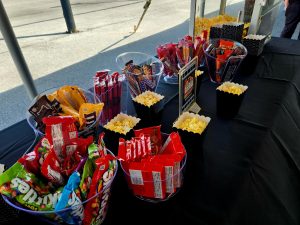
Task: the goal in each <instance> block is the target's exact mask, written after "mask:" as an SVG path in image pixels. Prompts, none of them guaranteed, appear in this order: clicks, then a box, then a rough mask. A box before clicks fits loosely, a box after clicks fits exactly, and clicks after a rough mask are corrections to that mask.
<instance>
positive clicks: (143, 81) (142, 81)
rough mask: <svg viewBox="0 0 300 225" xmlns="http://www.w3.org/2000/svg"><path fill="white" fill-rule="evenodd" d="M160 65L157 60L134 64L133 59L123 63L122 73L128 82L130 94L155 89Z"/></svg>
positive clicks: (134, 94) (133, 94)
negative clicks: (149, 62)
mask: <svg viewBox="0 0 300 225" xmlns="http://www.w3.org/2000/svg"><path fill="white" fill-rule="evenodd" d="M160 69H161V65H160V64H159V63H158V62H153V63H151V64H143V65H136V64H134V62H133V60H130V61H128V62H127V63H126V64H125V67H124V69H123V73H124V74H125V76H126V79H127V81H128V83H129V89H130V93H131V96H133V97H135V96H137V95H139V94H141V93H142V92H145V91H155V89H156V87H157V84H158V81H159V77H160V76H159V73H160Z"/></svg>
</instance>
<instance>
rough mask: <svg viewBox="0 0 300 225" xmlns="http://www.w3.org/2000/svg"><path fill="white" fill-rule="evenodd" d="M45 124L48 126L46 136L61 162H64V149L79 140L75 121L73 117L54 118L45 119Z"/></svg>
mask: <svg viewBox="0 0 300 225" xmlns="http://www.w3.org/2000/svg"><path fill="white" fill-rule="evenodd" d="M43 123H44V124H45V125H46V130H45V136H46V138H47V139H48V140H49V142H50V144H51V145H53V149H54V152H55V154H56V156H57V159H58V160H59V162H61V161H63V160H64V158H63V154H62V147H63V146H64V145H65V144H68V143H70V142H71V141H72V140H74V139H77V138H78V132H77V128H76V126H75V119H74V118H73V117H72V116H64V117H62V116H54V117H46V118H43Z"/></svg>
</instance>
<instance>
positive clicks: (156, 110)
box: [132, 91, 164, 127]
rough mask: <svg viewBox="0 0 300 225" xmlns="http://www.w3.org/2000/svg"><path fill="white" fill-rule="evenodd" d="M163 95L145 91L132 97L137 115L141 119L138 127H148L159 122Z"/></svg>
mask: <svg viewBox="0 0 300 225" xmlns="http://www.w3.org/2000/svg"><path fill="white" fill-rule="evenodd" d="M163 99H164V96H162V95H160V94H157V93H154V92H151V91H145V92H143V93H142V94H140V95H138V96H136V97H135V98H133V99H132V101H133V105H134V108H135V111H136V113H137V116H138V117H139V118H140V119H141V121H140V123H139V126H140V127H150V126H156V125H159V124H161V116H162V109H163Z"/></svg>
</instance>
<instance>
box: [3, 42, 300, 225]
mask: <svg viewBox="0 0 300 225" xmlns="http://www.w3.org/2000/svg"><path fill="white" fill-rule="evenodd" d="M249 62H251V60H250V61H249ZM299 62H300V42H299V41H293V40H287V39H280V38H272V39H271V41H270V42H269V43H268V44H267V45H266V46H265V49H264V52H263V54H262V55H261V57H260V58H259V59H258V62H257V63H254V64H253V61H252V64H251V63H250V64H248V65H243V70H242V71H241V72H240V75H239V76H238V77H237V79H236V80H235V81H237V82H239V83H242V84H246V85H248V86H249V89H248V90H247V92H246V95H245V98H244V100H243V102H242V105H241V108H240V111H239V113H238V115H237V116H236V117H234V118H233V119H231V120H224V119H221V118H219V117H217V116H216V91H215V89H216V85H215V84H213V83H211V82H210V81H209V80H208V79H207V78H205V77H204V79H203V82H202V85H201V88H200V92H199V96H198V97H199V98H198V103H199V105H200V106H201V108H202V110H201V112H200V114H203V115H205V116H209V117H211V119H212V120H211V122H210V124H209V126H208V128H207V131H206V134H205V136H204V137H203V140H202V141H201V142H200V141H199V144H197V145H195V146H193V147H192V148H189V149H187V151H188V162H187V163H188V164H187V168H186V171H185V176H184V177H185V180H184V186H183V188H182V190H181V191H180V192H179V193H178V195H176V196H174V197H173V198H171V199H170V200H168V201H166V202H162V203H157V204H153V203H148V202H143V201H141V200H139V199H136V198H135V197H134V196H133V195H132V194H131V193H130V192H129V190H128V188H127V185H126V182H125V180H124V177H123V176H122V173H121V170H119V173H118V175H117V177H116V180H115V182H114V184H113V189H112V197H111V201H110V205H109V210H108V214H107V217H106V220H105V223H104V224H219V225H220V224H228V225H229V224H230V225H231V224H233V225H241V224H249V225H256V224H257V225H260V224H263V225H266V224H270V225H271V224H272V225H275V224H280V225H283V224H285V225H286V224H295V225H296V224H300V213H299V212H300V170H299V168H300V130H299V127H300V94H299V93H300V64H299ZM250 70H253V72H251V75H245V74H249V73H247V72H249V71H250ZM169 88H170V89H171V88H176V87H174V86H170V87H169ZM177 116H178V97H174V98H173V99H172V100H171V101H169V102H168V104H167V105H166V106H165V108H164V111H163V124H162V128H163V131H164V132H170V130H171V126H172V123H173V122H174V121H175V119H176V118H177ZM33 138H34V136H33V132H32V131H31V129H30V127H29V126H28V125H27V123H26V121H21V122H20V123H17V124H15V125H14V126H12V127H9V128H8V129H5V130H3V131H1V132H0V144H1V145H0V163H5V164H7V165H11V164H12V163H13V162H15V161H16V160H17V159H18V158H19V157H20V156H21V155H22V154H23V151H24V149H26V147H28V146H30V144H31V143H32V141H33ZM201 151H202V152H203V157H200V155H201V154H198V153H199V152H201ZM2 207H3V206H2ZM7 207H8V206H7ZM4 214H5V213H3V212H1V216H0V217H5V215H4ZM14 216H15V219H14V221H15V223H16V224H17V223H19V224H25V222H26V223H28V224H37V223H38V222H37V220H35V219H34V218H33V217H31V216H28V215H25V214H23V213H22V214H19V215H14ZM2 220H3V221H4V219H2ZM10 224H13V222H12V218H10Z"/></svg>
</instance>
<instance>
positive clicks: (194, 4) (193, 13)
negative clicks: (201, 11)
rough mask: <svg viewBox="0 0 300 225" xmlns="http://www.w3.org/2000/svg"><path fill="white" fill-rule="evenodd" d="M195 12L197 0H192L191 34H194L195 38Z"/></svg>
mask: <svg viewBox="0 0 300 225" xmlns="http://www.w3.org/2000/svg"><path fill="white" fill-rule="evenodd" d="M195 14H196V0H191V10H190V23H189V35H190V36H192V37H193V38H194V34H195Z"/></svg>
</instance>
